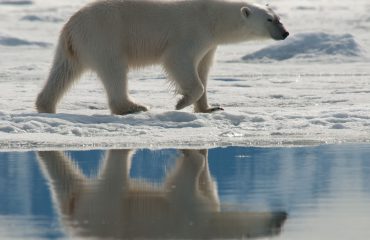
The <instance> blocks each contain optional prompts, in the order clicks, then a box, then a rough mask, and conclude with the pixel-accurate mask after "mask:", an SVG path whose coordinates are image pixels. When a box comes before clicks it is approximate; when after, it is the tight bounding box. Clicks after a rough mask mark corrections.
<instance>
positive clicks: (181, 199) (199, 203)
mask: <svg viewBox="0 0 370 240" xmlns="http://www.w3.org/2000/svg"><path fill="white" fill-rule="evenodd" d="M369 156H370V145H324V146H318V147H299V148H256V147H226V148H214V149H208V150H205V149H204V150H199V149H194V150H193V149H188V150H180V149H161V150H149V149H136V150H129V149H124V150H122V149H121V150H119V149H116V150H94V151H48V152H2V153H1V152H0V239H9V238H18V239H19V238H21V239H27V238H28V239H31V238H32V239H62V238H67V239H75V238H82V239H83V238H98V239H99V238H110V239H138V238H141V239H214V238H217V239H241V238H259V237H262V238H273V239H368V238H370V228H369V227H368V226H369V222H370V184H369V180H370V158H369Z"/></svg>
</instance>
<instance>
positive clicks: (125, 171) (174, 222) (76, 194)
mask: <svg viewBox="0 0 370 240" xmlns="http://www.w3.org/2000/svg"><path fill="white" fill-rule="evenodd" d="M182 153H183V154H182V156H181V157H180V158H179V159H178V160H177V161H176V167H175V169H174V170H173V171H171V172H170V173H168V174H167V176H166V177H165V181H164V183H163V184H158V183H157V184H155V183H151V182H148V181H145V180H143V179H132V178H131V177H130V167H131V160H132V155H133V151H131V150H111V151H108V154H107V156H106V158H105V160H104V163H103V165H102V167H101V169H100V173H99V176H98V177H97V179H91V178H88V177H86V176H85V175H84V174H82V173H81V171H80V170H79V169H78V168H77V167H76V165H75V164H74V163H73V161H72V160H71V159H69V158H68V157H66V156H65V155H64V154H63V153H61V152H39V153H38V157H39V163H40V166H41V169H42V171H43V173H44V176H45V178H46V179H47V182H48V183H49V186H50V190H51V192H52V194H53V203H54V207H55V209H57V210H58V212H59V216H60V218H61V222H62V223H63V225H64V226H65V227H66V229H67V231H68V234H69V235H70V236H69V237H71V238H73V239H75V238H77V239H79V238H81V237H82V238H93V239H239V238H241V237H245V236H248V237H263V236H270V235H275V234H278V233H279V232H280V230H281V227H282V225H283V224H284V221H285V219H286V213H285V212H242V211H238V212H230V211H225V210H223V211H221V209H220V201H219V197H218V194H217V186H216V183H215V182H214V181H213V179H212V177H211V174H210V171H209V166H208V151H207V150H183V151H182Z"/></svg>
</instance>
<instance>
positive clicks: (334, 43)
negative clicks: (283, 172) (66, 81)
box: [0, 0, 370, 150]
mask: <svg viewBox="0 0 370 240" xmlns="http://www.w3.org/2000/svg"><path fill="white" fill-rule="evenodd" d="M87 2H89V1H87V0H65V1H47V0H34V1H24V0H23V1H16V0H12V1H11V0H0V20H1V21H0V149H3V150H5V149H9V150H14V149H58V148H66V147H68V148H76V149H78V148H114V147H153V148H156V147H189V146H191V147H194V146H195V147H207V146H222V145H259V146H261V145H263V146H266V145H284V144H286V145H307V144H319V143H339V142H367V141H369V140H370V81H369V79H370V68H369V56H370V55H369V48H370V47H369V46H370V37H369V34H368V33H369V30H370V18H369V15H368V12H369V11H370V2H369V1H367V0H356V1H349V0H345V1H340V2H339V1H337V2H335V3H333V2H332V1H323V0H312V1H290V0H280V1H270V5H271V6H272V7H273V8H274V9H275V10H276V11H277V12H278V14H279V15H280V17H281V21H282V22H283V23H284V24H285V26H286V27H287V29H288V30H289V32H290V34H291V35H290V36H289V37H288V38H287V39H286V40H285V41H281V42H274V41H273V40H270V41H255V42H249V43H242V44H237V45H230V46H222V47H220V48H219V50H218V53H217V56H216V62H215V64H214V66H213V68H212V70H211V76H210V81H209V87H208V92H209V94H208V96H209V101H210V103H211V104H215V105H220V106H222V107H223V108H224V109H225V110H224V111H219V112H215V113H212V114H195V113H193V112H192V108H190V107H189V108H187V109H185V110H181V111H175V110H174V106H175V104H176V101H177V98H178V96H175V95H174V94H173V93H172V92H171V88H170V86H169V85H168V82H167V81H166V78H165V75H164V74H163V72H162V71H161V69H160V68H158V67H151V68H146V69H143V70H140V71H135V72H131V73H130V76H129V79H130V81H129V84H130V93H131V95H132V96H133V97H134V98H135V99H136V100H137V101H138V102H139V103H142V104H145V105H147V106H148V107H149V108H150V110H149V111H148V112H144V113H138V114H133V115H126V116H114V115H111V114H110V112H109V110H108V106H107V101H106V96H105V92H104V90H103V87H102V85H101V83H100V82H99V80H98V79H97V76H96V75H95V73H88V74H85V75H84V76H83V78H82V79H81V80H80V81H79V82H78V83H77V84H76V85H75V86H74V87H73V89H72V90H71V91H69V92H68V94H67V95H66V96H65V97H64V98H63V100H62V102H61V103H60V104H59V106H58V108H57V112H58V113H57V114H39V113H37V112H36V110H35V107H34V101H35V98H36V96H37V94H38V92H39V91H40V89H41V87H42V85H43V84H44V82H45V79H46V77H47V74H48V70H49V68H50V65H51V62H52V59H53V54H54V48H55V45H56V41H57V38H58V34H59V31H60V29H61V27H62V25H63V23H64V22H66V21H67V19H68V18H69V17H70V16H71V15H72V14H73V13H74V12H75V11H77V10H78V9H79V8H80V7H81V6H83V5H84V4H86V3H87ZM258 2H260V3H265V1H258Z"/></svg>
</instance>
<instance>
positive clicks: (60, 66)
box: [36, 0, 286, 114]
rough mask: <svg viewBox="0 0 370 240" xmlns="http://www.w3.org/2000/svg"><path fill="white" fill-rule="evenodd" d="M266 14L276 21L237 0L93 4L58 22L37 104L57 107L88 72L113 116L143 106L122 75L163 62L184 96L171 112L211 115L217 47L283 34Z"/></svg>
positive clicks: (47, 108) (45, 108) (51, 109)
mask: <svg viewBox="0 0 370 240" xmlns="http://www.w3.org/2000/svg"><path fill="white" fill-rule="evenodd" d="M268 18H274V19H275V18H276V15H275V14H274V13H273V12H272V11H271V10H270V9H269V8H267V7H260V6H257V5H252V4H249V3H247V2H245V1H241V0H238V1H227V0H181V1H166V0H161V1H154V0H106V1H98V2H95V3H92V4H90V5H87V6H86V7H84V8H82V9H81V10H80V11H78V12H77V13H75V14H74V15H73V16H72V17H71V19H70V20H69V21H68V22H67V23H66V25H65V26H64V28H63V30H62V33H61V36H60V40H59V44H58V47H57V50H56V56H55V60H54V64H53V66H52V69H51V72H50V75H49V78H48V80H47V83H46V85H45V87H44V89H43V90H42V91H41V93H40V94H39V96H38V99H37V102H36V106H37V109H38V111H39V112H50V113H53V112H55V108H56V104H57V103H58V101H59V100H60V98H61V97H62V95H63V94H64V92H65V91H66V90H67V89H68V87H69V86H70V85H71V83H72V82H73V81H74V80H76V79H78V77H79V75H80V74H81V73H82V72H83V71H84V70H86V69H91V70H94V71H96V72H97V74H98V75H99V77H100V79H101V80H102V82H103V84H104V87H105V89H106V91H107V96H108V98H109V106H110V108H111V111H112V113H113V114H126V113H132V112H137V111H145V110H147V109H146V107H144V106H141V105H139V104H136V103H134V102H133V101H132V100H130V98H129V95H128V86H127V72H128V70H129V69H130V68H133V67H134V68H138V67H144V66H147V65H152V64H162V65H163V67H164V69H165V71H166V72H167V73H168V75H169V77H170V79H171V80H173V83H174V85H175V87H176V89H177V91H178V92H179V93H180V94H182V95H183V96H182V98H181V99H180V100H179V102H178V103H177V105H176V109H182V108H184V107H186V106H189V105H191V104H194V107H195V111H196V112H211V111H213V110H215V109H217V108H210V107H209V105H208V102H207V96H206V88H207V76H208V72H209V69H210V66H211V63H212V60H213V56H214V53H215V50H216V48H217V46H218V45H220V44H227V43H234V42H240V41H246V40H250V39H255V38H271V37H272V38H274V39H283V38H282V37H281V35H282V33H283V32H286V31H285V29H284V28H283V27H282V25H281V24H280V22H278V21H277V23H276V24H272V23H269V22H268V21H267V19H268ZM280 25H281V26H280ZM279 34H280V35H279Z"/></svg>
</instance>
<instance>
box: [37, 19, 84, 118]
mask: <svg viewBox="0 0 370 240" xmlns="http://www.w3.org/2000/svg"><path fill="white" fill-rule="evenodd" d="M82 71H83V67H82V64H81V63H80V61H79V59H78V54H77V52H76V49H75V47H74V45H73V39H72V37H71V34H70V33H69V31H68V29H67V27H66V26H65V27H64V28H63V30H62V32H61V35H60V37H59V42H58V46H57V50H56V52H55V56H54V62H53V65H52V67H51V70H50V73H49V77H48V80H47V81H46V84H45V86H44V88H43V89H42V91H41V92H40V93H39V95H38V97H37V100H36V108H37V111H38V112H44V113H55V108H56V105H57V103H58V101H59V100H60V99H61V98H62V96H63V94H64V93H65V92H66V91H67V90H68V88H69V87H70V86H71V85H72V83H73V82H74V81H75V80H76V79H77V78H78V77H79V76H80V75H81V73H82Z"/></svg>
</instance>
